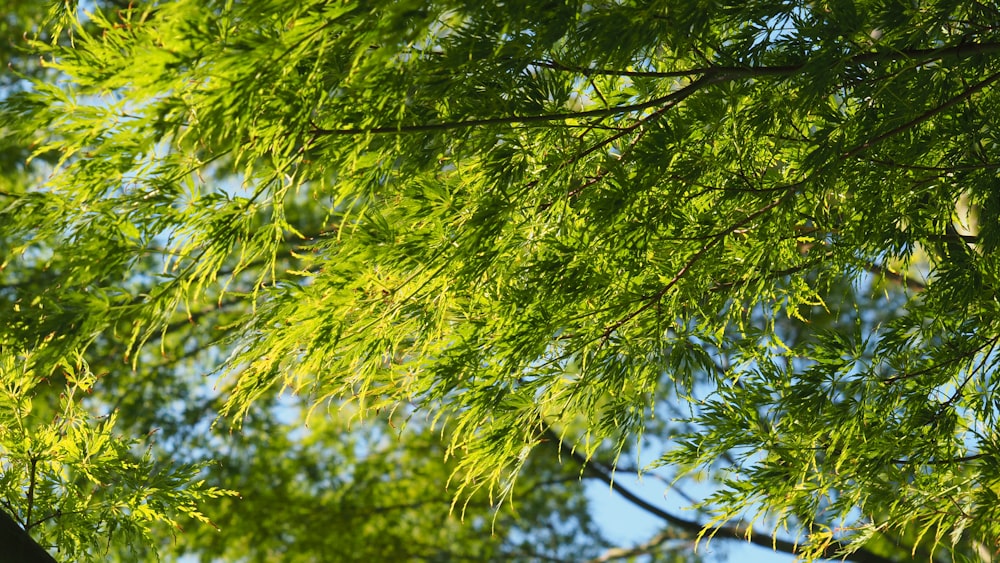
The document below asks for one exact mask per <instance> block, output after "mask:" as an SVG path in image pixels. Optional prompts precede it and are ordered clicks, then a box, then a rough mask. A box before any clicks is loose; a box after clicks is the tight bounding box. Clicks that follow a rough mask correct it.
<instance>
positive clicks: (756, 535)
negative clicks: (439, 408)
mask: <svg viewBox="0 0 1000 563" xmlns="http://www.w3.org/2000/svg"><path fill="white" fill-rule="evenodd" d="M544 434H545V436H546V437H547V438H548V439H549V440H551V441H552V442H553V444H555V447H556V448H558V449H559V450H560V452H562V451H563V449H562V438H560V437H559V435H558V434H556V433H555V431H553V430H552V429H551V428H549V427H547V426H546V427H545V429H544ZM567 453H568V455H569V456H570V457H571V458H573V460H574V461H576V462H577V463H578V464H580V466H581V467H582V468H583V471H584V472H587V473H590V474H591V475H593V476H594V477H597V478H598V479H600V480H601V481H604V482H605V483H607V484H608V485H609V486H610V487H611V488H612V489H613V490H614V491H615V492H616V493H618V494H619V495H620V496H622V497H623V498H625V499H626V500H627V501H629V502H631V503H632V504H633V505H635V506H637V507H638V508H641V509H642V510H644V511H646V512H648V513H649V514H652V515H653V516H656V517H657V518H660V519H661V520H663V521H664V522H666V523H668V524H670V525H672V526H676V527H677V528H680V529H681V530H685V531H688V532H692V533H696V534H700V533H701V532H702V531H703V530H705V526H704V525H702V524H700V523H698V522H695V521H693V520H686V519H684V518H680V517H678V516H674V515H673V514H670V513H669V512H667V511H665V510H663V509H661V508H659V507H658V506H655V505H653V504H651V503H649V502H647V501H646V500H645V499H643V498H642V497H640V496H639V495H637V494H635V493H633V492H632V491H630V490H629V489H627V488H625V487H623V486H621V485H619V484H617V483H615V480H614V477H613V476H612V475H611V474H610V473H609V472H608V471H606V470H604V469H602V468H601V467H599V466H598V465H597V464H596V463H593V462H592V461H590V460H588V459H587V458H585V457H584V456H582V455H580V454H579V453H578V452H577V451H576V450H574V449H570V450H569V451H568V452H567ZM711 537H713V538H724V539H741V540H746V541H748V542H750V543H752V544H755V545H759V546H762V547H766V548H769V549H772V550H776V551H781V552H784V553H790V554H792V555H798V554H800V553H802V549H800V546H799V545H798V544H797V543H794V542H790V541H787V540H783V539H780V538H777V537H774V536H771V535H769V534H764V533H761V532H758V531H757V530H755V529H753V528H752V527H749V526H719V527H717V528H714V529H712V533H711ZM845 547H846V546H844V544H842V543H840V542H832V543H831V544H830V545H828V546H827V547H826V548H825V549H824V550H823V553H822V556H823V557H825V558H829V559H840V560H842V561H847V560H850V561H856V562H857V563H894V562H893V561H892V560H891V559H888V558H886V557H883V556H881V555H878V554H876V553H872V552H871V551H868V550H866V549H864V548H858V549H857V550H855V551H853V552H851V553H850V554H847V555H845V554H844V549H845Z"/></svg>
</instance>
